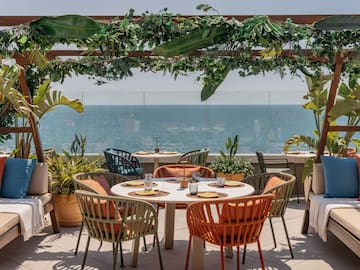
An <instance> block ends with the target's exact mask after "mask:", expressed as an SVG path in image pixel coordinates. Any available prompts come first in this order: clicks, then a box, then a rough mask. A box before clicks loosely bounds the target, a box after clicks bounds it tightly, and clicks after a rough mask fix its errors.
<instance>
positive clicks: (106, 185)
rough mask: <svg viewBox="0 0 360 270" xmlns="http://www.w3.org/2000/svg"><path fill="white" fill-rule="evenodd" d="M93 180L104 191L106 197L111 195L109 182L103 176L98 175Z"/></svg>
mask: <svg viewBox="0 0 360 270" xmlns="http://www.w3.org/2000/svg"><path fill="white" fill-rule="evenodd" d="M94 180H95V181H96V182H98V183H99V184H100V185H101V186H102V188H103V189H104V190H105V191H106V194H107V195H112V193H111V187H110V185H109V182H108V181H107V180H106V178H105V176H103V175H99V176H98V177H95V178H94Z"/></svg>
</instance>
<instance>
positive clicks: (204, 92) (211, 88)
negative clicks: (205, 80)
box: [201, 68, 230, 101]
mask: <svg viewBox="0 0 360 270" xmlns="http://www.w3.org/2000/svg"><path fill="white" fill-rule="evenodd" d="M229 71H230V69H229V68H226V69H224V71H223V72H222V74H221V79H218V80H217V81H216V82H213V83H210V84H206V85H204V87H203V88H202V89H201V101H205V100H207V99H208V98H209V97H211V96H212V95H213V94H214V93H215V91H216V89H217V88H218V87H219V85H220V84H221V83H222V82H223V81H224V80H225V78H226V76H227V75H228V73H229Z"/></svg>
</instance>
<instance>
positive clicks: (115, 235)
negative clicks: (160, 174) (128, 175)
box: [75, 190, 163, 269]
mask: <svg viewBox="0 0 360 270" xmlns="http://www.w3.org/2000/svg"><path fill="white" fill-rule="evenodd" d="M75 196H76V199H77V202H78V204H79V207H80V212H81V214H82V217H83V220H84V223H85V226H86V228H87V230H88V233H89V235H88V240H87V243H86V249H85V254H84V259H83V262H82V266H81V269H84V266H85V262H86V257H87V253H88V250H89V244H90V239H91V238H93V239H97V240H99V241H106V242H110V243H112V244H113V269H115V266H116V260H117V253H118V249H119V245H120V243H121V241H127V240H133V239H136V241H138V239H139V238H140V237H145V236H146V235H150V234H154V235H155V239H156V241H157V252H158V256H159V262H160V269H163V263H162V258H161V252H160V246H159V238H158V235H157V228H158V218H157V215H156V211H155V208H154V207H153V206H152V205H151V204H150V203H147V202H145V201H141V200H134V199H127V198H121V197H114V196H106V195H99V194H95V193H92V192H88V191H84V190H76V191H75ZM118 209H122V212H121V213H119V211H118ZM136 246H137V245H136ZM134 252H138V251H136V250H134ZM121 259H122V258H121ZM122 260H123V259H122ZM122 265H123V261H122ZM133 266H136V265H133Z"/></svg>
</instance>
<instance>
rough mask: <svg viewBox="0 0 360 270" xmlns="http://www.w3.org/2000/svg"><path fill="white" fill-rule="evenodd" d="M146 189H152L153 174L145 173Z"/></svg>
mask: <svg viewBox="0 0 360 270" xmlns="http://www.w3.org/2000/svg"><path fill="white" fill-rule="evenodd" d="M144 190H152V174H151V173H145V179H144Z"/></svg>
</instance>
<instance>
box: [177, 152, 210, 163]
mask: <svg viewBox="0 0 360 270" xmlns="http://www.w3.org/2000/svg"><path fill="white" fill-rule="evenodd" d="M208 155H209V149H207V148H204V149H196V150H191V151H189V152H186V153H184V154H183V155H182V156H181V157H180V158H179V160H178V162H177V163H180V164H192V165H201V166H205V165H206V161H207V157H208Z"/></svg>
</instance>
